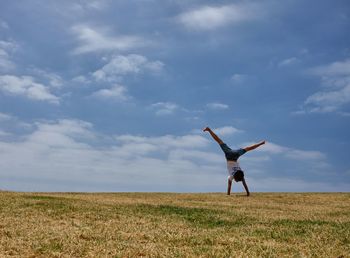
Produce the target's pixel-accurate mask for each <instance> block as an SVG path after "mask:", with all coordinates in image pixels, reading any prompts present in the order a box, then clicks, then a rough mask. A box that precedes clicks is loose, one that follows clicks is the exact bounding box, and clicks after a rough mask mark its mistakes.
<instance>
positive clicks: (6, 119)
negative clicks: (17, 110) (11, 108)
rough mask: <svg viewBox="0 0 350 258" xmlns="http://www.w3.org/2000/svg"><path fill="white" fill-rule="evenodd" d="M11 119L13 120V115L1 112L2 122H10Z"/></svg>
mask: <svg viewBox="0 0 350 258" xmlns="http://www.w3.org/2000/svg"><path fill="white" fill-rule="evenodd" d="M11 119H13V117H12V116H11V115H9V114H5V113H1V112H0V122H1V121H8V120H11Z"/></svg>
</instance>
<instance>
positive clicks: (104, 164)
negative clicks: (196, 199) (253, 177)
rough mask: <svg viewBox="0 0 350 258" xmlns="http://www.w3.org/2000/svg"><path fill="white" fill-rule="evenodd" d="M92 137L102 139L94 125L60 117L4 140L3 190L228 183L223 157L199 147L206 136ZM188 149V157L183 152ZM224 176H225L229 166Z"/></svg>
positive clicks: (0, 163)
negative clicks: (103, 142) (102, 142)
mask: <svg viewBox="0 0 350 258" xmlns="http://www.w3.org/2000/svg"><path fill="white" fill-rule="evenodd" d="M91 137H92V138H94V137H98V134H97V133H94V132H93V130H92V125H91V124H89V123H86V122H83V121H79V120H59V121H56V122H40V123H37V124H36V129H35V130H34V131H33V132H32V133H30V134H29V135H26V136H25V137H21V138H20V139H18V140H17V141H16V142H12V143H9V142H2V141H0V150H1V151H0V170H1V171H4V173H3V174H2V177H3V179H4V180H1V182H0V186H1V188H2V189H4V188H5V189H11V190H27V191H28V190H31V191H33V190H34V191H64V190H66V191H74V190H79V191H91V190H97V191H106V190H107V191H108V190H109V191H123V190H124V191H137V190H139V191H140V190H141V191H152V189H153V191H155V190H158V191H159V190H160V191H179V189H183V190H185V191H186V190H187V191H190V190H192V191H198V190H200V189H202V191H203V189H205V187H207V186H208V185H209V182H210V184H211V187H212V186H213V185H214V186H215V184H219V183H221V181H222V178H220V176H217V173H218V172H217V171H218V170H219V169H218V168H220V166H219V167H218V162H219V160H218V155H217V154H211V153H210V152H207V151H199V150H198V149H200V148H203V147H206V146H207V143H208V140H206V139H205V138H204V137H201V136H198V135H184V136H174V135H167V136H160V137H143V136H134V135H119V136H116V139H117V142H113V141H111V146H109V147H106V146H105V147H101V146H99V147H98V146H94V145H93V144H91V143H90V144H89V143H88V142H93V141H91V140H89V139H90V138H91ZM102 137H105V136H102ZM86 138H87V140H86ZM182 150H183V151H184V152H186V154H187V155H180V153H184V152H183V151H182ZM18 157H20V159H19V158H18ZM221 161H222V160H221ZM222 174H223V178H225V172H224V170H223V173H222ZM5 178H6V179H7V178H11V179H9V180H10V181H8V182H6V179H5ZM21 178H25V179H23V180H22V179H21ZM39 178H40V179H41V180H38V179H39ZM208 178H209V182H208ZM63 182H64V183H63ZM18 185H20V188H19V189H18V188H16V187H19V186H18ZM67 185H68V186H67ZM91 186H92V187H91Z"/></svg>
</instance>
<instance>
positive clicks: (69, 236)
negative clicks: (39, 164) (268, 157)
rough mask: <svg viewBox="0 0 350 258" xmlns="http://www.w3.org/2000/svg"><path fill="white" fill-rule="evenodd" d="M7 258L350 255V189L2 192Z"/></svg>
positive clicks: (0, 229)
mask: <svg viewBox="0 0 350 258" xmlns="http://www.w3.org/2000/svg"><path fill="white" fill-rule="evenodd" d="M0 202H1V206H0V236H1V240H0V241H1V243H0V248H1V249H0V257H11V256H14V257H350V256H349V254H350V193H310V194H309V193H253V194H252V196H251V197H245V196H243V195H239V194H234V195H231V196H226V195H225V194H223V193H208V194H172V193H106V194H95V193H94V194H84V193H81V194H80V193H57V194H53V193H15V192H0Z"/></svg>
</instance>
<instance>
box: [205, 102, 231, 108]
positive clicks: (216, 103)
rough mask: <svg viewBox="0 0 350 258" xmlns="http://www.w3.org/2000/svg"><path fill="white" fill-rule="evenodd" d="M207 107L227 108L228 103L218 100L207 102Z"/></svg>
mask: <svg viewBox="0 0 350 258" xmlns="http://www.w3.org/2000/svg"><path fill="white" fill-rule="evenodd" d="M207 107H208V108H210V109H213V110H224V109H228V108H229V106H228V105H226V104H223V103H219V102H212V103H208V104H207Z"/></svg>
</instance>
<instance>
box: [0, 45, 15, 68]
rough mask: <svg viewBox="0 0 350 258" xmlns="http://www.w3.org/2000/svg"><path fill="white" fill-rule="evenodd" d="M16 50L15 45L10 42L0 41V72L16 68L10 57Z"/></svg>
mask: <svg viewBox="0 0 350 258" xmlns="http://www.w3.org/2000/svg"><path fill="white" fill-rule="evenodd" d="M17 48H18V46H17V44H16V43H14V42H12V41H2V40H0V71H3V72H7V71H11V70H13V69H14V68H15V67H16V65H15V63H14V62H13V61H12V59H11V55H12V53H13V52H15V50H16V49H17Z"/></svg>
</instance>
